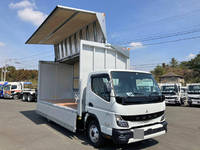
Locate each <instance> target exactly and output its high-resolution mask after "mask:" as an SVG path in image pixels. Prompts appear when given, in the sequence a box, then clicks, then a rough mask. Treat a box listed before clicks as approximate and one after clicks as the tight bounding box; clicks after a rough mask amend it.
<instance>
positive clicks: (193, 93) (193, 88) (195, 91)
mask: <svg viewBox="0 0 200 150" xmlns="http://www.w3.org/2000/svg"><path fill="white" fill-rule="evenodd" d="M187 89H188V92H187V93H188V95H187V96H188V100H187V102H188V105H189V106H192V105H200V83H191V84H187Z"/></svg>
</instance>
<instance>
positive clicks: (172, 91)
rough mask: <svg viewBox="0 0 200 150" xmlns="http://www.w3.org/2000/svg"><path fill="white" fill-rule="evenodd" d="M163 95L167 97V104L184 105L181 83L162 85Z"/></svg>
mask: <svg viewBox="0 0 200 150" xmlns="http://www.w3.org/2000/svg"><path fill="white" fill-rule="evenodd" d="M160 87H161V91H162V94H163V95H164V96H165V102H166V104H177V105H181V104H184V99H183V97H182V96H181V84H179V83H163V84H160Z"/></svg>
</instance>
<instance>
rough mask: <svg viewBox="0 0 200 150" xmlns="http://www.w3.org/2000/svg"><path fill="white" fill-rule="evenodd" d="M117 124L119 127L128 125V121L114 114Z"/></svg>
mask: <svg viewBox="0 0 200 150" xmlns="http://www.w3.org/2000/svg"><path fill="white" fill-rule="evenodd" d="M115 117H116V122H117V125H118V126H120V127H128V122H127V121H125V120H123V119H122V117H121V116H120V115H115Z"/></svg>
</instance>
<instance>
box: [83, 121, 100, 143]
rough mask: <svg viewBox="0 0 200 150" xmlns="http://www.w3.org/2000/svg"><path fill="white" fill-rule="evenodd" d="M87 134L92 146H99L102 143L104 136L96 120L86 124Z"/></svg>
mask: <svg viewBox="0 0 200 150" xmlns="http://www.w3.org/2000/svg"><path fill="white" fill-rule="evenodd" d="M87 136H88V138H89V140H90V142H91V144H92V145H93V146H94V147H101V146H102V145H103V143H104V138H103V136H102V134H101V131H100V127H99V124H98V122H97V121H96V120H93V121H91V122H90V123H89V124H88V127H87Z"/></svg>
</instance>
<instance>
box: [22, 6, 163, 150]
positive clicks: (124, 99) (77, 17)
mask: <svg viewBox="0 0 200 150" xmlns="http://www.w3.org/2000/svg"><path fill="white" fill-rule="evenodd" d="M55 22H56V23H55ZM26 43H27V44H52V45H54V51H55V61H40V62H39V81H38V82H39V83H38V100H37V112H38V113H39V114H40V115H42V116H44V117H45V118H47V119H48V120H52V121H54V122H56V123H57V124H59V125H61V126H63V127H65V128H66V129H68V130H70V131H72V132H76V131H77V130H83V131H86V133H87V135H88V138H89V140H90V142H91V144H93V145H94V146H95V147H99V146H101V145H102V143H103V141H104V139H105V138H109V139H113V141H114V142H116V143H118V144H124V143H131V142H136V141H141V140H144V139H149V138H153V137H156V136H160V135H162V134H165V133H166V132H167V122H166V121H165V102H164V98H163V96H162V95H161V92H160V89H159V88H158V85H157V83H156V81H155V80H154V78H153V77H152V75H151V74H150V73H149V72H143V71H133V70H129V51H128V50H127V49H126V48H121V47H118V46H113V45H110V44H108V43H107V42H106V30H105V15H104V14H103V13H96V12H91V11H86V10H80V9H74V8H69V7H64V6H57V7H56V8H55V9H54V11H53V12H52V13H51V14H50V15H49V17H48V18H47V19H46V20H45V21H44V22H43V24H42V25H41V26H40V27H39V28H38V30H37V31H36V32H35V33H34V34H33V35H32V36H31V37H30V38H29V39H28V41H27V42H26Z"/></svg>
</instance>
